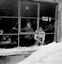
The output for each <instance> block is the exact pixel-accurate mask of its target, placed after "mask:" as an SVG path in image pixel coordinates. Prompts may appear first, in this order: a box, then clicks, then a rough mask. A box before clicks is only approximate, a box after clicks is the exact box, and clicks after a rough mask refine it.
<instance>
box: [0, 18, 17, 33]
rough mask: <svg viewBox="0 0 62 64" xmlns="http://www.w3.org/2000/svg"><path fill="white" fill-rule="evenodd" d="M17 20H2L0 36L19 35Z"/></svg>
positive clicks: (0, 21)
mask: <svg viewBox="0 0 62 64" xmlns="http://www.w3.org/2000/svg"><path fill="white" fill-rule="evenodd" d="M17 29H18V19H17V18H0V34H7V33H17V32H18V30H17Z"/></svg>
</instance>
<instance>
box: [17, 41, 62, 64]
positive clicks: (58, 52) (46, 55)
mask: <svg viewBox="0 0 62 64" xmlns="http://www.w3.org/2000/svg"><path fill="white" fill-rule="evenodd" d="M61 59H62V43H61V42H60V43H55V42H53V43H51V44H48V45H45V46H40V47H39V50H38V51H36V52H34V53H33V54H32V55H30V56H29V57H28V58H26V59H25V60H23V61H21V62H19V63H17V64H61V63H62V60H61Z"/></svg>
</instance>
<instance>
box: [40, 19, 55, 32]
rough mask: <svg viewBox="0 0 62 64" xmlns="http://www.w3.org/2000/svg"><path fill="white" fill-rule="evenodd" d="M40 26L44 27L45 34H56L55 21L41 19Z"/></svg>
mask: <svg viewBox="0 0 62 64" xmlns="http://www.w3.org/2000/svg"><path fill="white" fill-rule="evenodd" d="M39 26H40V27H42V29H43V30H44V32H45V33H54V31H55V30H54V29H55V20H54V19H50V21H49V20H48V19H40V23H39Z"/></svg>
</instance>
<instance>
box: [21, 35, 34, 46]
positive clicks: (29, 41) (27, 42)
mask: <svg viewBox="0 0 62 64" xmlns="http://www.w3.org/2000/svg"><path fill="white" fill-rule="evenodd" d="M34 44H35V39H34V35H32V34H26V35H20V46H22V47H28V46H33V45H34Z"/></svg>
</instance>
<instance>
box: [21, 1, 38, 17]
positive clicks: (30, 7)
mask: <svg viewBox="0 0 62 64" xmlns="http://www.w3.org/2000/svg"><path fill="white" fill-rule="evenodd" d="M21 16H22V17H37V4H35V3H31V2H28V1H25V2H22V5H21Z"/></svg>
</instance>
